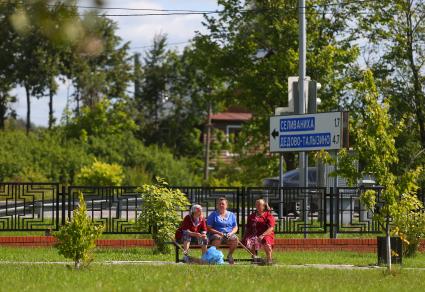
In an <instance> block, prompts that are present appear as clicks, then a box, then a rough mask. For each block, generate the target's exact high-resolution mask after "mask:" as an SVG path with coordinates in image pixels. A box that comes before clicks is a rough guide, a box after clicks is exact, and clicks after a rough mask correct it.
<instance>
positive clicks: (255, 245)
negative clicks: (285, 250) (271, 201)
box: [243, 199, 275, 264]
mask: <svg viewBox="0 0 425 292" xmlns="http://www.w3.org/2000/svg"><path fill="white" fill-rule="evenodd" d="M255 208H256V210H255V212H254V213H252V214H251V215H249V216H248V223H247V225H246V231H245V236H244V240H243V241H244V243H245V245H246V246H247V247H248V248H249V249H250V250H251V252H252V253H254V254H255V252H256V251H257V250H258V249H260V248H263V249H264V251H265V253H266V256H267V263H269V264H271V263H272V251H273V245H274V225H275V219H274V217H273V215H272V214H271V212H270V208H269V206H268V205H267V203H266V202H265V201H264V200H263V199H259V200H257V201H256V202H255Z"/></svg>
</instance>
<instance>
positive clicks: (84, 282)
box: [0, 247, 425, 292]
mask: <svg viewBox="0 0 425 292" xmlns="http://www.w3.org/2000/svg"><path fill="white" fill-rule="evenodd" d="M237 253H238V254H237V255H236V256H237V257H246V255H245V254H244V253H243V250H238V251H237ZM94 255H95V261H94V262H93V263H92V265H90V266H89V267H88V268H87V269H84V270H81V271H75V270H72V269H69V268H68V267H66V266H65V265H25V264H19V263H14V264H1V262H4V261H32V262H35V261H63V260H64V259H63V257H61V256H59V255H58V254H57V252H56V250H55V249H54V248H11V247H0V274H1V275H2V285H1V286H0V291H10V290H11V289H12V288H13V290H22V291H41V290H43V291H59V290H62V291H71V290H79V291H188V290H196V291H214V290H219V291H244V292H246V291H422V290H423V289H424V290H425V270H411V269H403V268H400V267H396V270H397V271H398V272H396V273H395V275H391V276H388V275H385V273H384V271H383V270H333V269H323V270H322V269H317V268H290V267H287V266H282V265H284V264H318V263H321V264H354V265H360V266H367V265H371V264H374V263H375V262H376V257H375V255H374V254H370V253H354V252H276V253H275V258H276V262H277V263H278V264H279V265H275V266H271V267H261V266H252V265H249V264H245V265H235V266H233V267H231V266H195V265H193V266H190V265H183V264H181V265H160V266H158V265H105V264H102V263H104V262H105V261H110V260H127V261H135V260H161V261H172V260H173V255H167V256H159V255H154V254H153V253H152V250H150V249H146V248H133V249H98V250H96V251H95V254H94ZM403 267H407V268H412V267H422V268H425V254H419V255H418V256H417V257H415V258H413V259H405V262H404V265H403Z"/></svg>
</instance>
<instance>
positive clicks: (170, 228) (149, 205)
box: [137, 178, 189, 254]
mask: <svg viewBox="0 0 425 292" xmlns="http://www.w3.org/2000/svg"><path fill="white" fill-rule="evenodd" d="M156 180H157V182H156V184H154V185H147V184H145V185H143V186H142V187H141V188H140V189H139V191H140V193H141V197H142V202H143V207H142V212H141V213H140V216H139V218H138V220H137V223H138V225H139V227H140V228H141V229H147V228H151V231H152V239H153V240H154V242H155V244H156V249H157V250H156V251H157V252H159V253H163V254H166V253H169V252H170V247H169V245H166V244H165V243H166V242H167V241H171V240H173V238H174V234H175V232H176V229H177V227H178V225H179V223H180V221H181V218H180V216H179V214H178V213H177V211H178V210H181V209H186V208H187V206H188V205H189V201H188V199H187V198H186V196H185V195H184V194H183V193H182V192H181V191H180V190H178V189H171V188H169V187H168V184H167V183H166V182H165V181H164V180H163V179H161V178H156Z"/></svg>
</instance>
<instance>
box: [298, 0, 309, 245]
mask: <svg viewBox="0 0 425 292" xmlns="http://www.w3.org/2000/svg"><path fill="white" fill-rule="evenodd" d="M305 8H306V7H305V0H298V12H299V35H298V37H299V67H298V75H299V78H298V86H299V90H298V92H299V99H298V102H299V103H298V109H299V114H305V104H306V103H305V91H306V90H305V80H306V43H307V37H306V18H305V10H306V9H305ZM299 182H300V186H301V187H307V186H308V156H307V155H306V152H299ZM307 199H308V198H307V192H306V191H305V190H304V238H306V237H307V233H306V232H307V230H306V228H307V208H308V204H307Z"/></svg>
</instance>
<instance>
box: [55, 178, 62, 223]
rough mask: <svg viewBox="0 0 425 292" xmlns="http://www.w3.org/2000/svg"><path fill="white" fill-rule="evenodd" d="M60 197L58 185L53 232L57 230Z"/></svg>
mask: <svg viewBox="0 0 425 292" xmlns="http://www.w3.org/2000/svg"><path fill="white" fill-rule="evenodd" d="M60 195H61V192H60V186H59V184H57V185H56V202H55V204H56V210H55V216H56V228H55V230H59V196H60Z"/></svg>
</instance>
